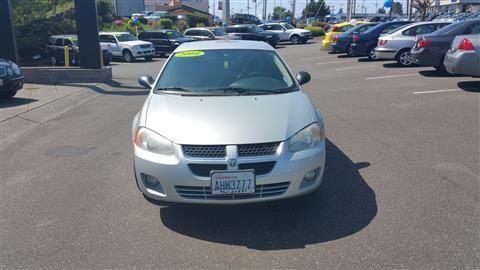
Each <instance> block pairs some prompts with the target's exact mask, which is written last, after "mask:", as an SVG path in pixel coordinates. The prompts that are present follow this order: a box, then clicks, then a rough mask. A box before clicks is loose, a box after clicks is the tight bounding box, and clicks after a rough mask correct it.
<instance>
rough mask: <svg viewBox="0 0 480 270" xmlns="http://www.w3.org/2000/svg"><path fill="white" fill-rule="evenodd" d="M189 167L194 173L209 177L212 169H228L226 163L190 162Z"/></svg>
mask: <svg viewBox="0 0 480 270" xmlns="http://www.w3.org/2000/svg"><path fill="white" fill-rule="evenodd" d="M188 168H190V171H192V173H193V174H195V175H197V176H202V177H209V176H210V171H224V170H226V169H227V165H226V164H188Z"/></svg>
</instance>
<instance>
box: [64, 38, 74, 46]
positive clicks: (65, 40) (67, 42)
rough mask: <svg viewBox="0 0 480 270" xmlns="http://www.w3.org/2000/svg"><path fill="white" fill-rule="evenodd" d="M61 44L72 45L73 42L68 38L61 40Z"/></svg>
mask: <svg viewBox="0 0 480 270" xmlns="http://www.w3.org/2000/svg"><path fill="white" fill-rule="evenodd" d="M63 46H73V43H72V42H71V41H70V40H68V39H64V40H63Z"/></svg>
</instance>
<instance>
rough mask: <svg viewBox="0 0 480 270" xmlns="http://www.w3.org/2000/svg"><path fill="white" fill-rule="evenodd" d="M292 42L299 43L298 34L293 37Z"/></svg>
mask: <svg viewBox="0 0 480 270" xmlns="http://www.w3.org/2000/svg"><path fill="white" fill-rule="evenodd" d="M292 43H293V44H297V43H298V37H297V36H294V37H292Z"/></svg>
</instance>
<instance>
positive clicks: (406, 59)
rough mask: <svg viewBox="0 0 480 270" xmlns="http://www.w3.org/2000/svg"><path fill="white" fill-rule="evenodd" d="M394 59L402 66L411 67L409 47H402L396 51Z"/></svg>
mask: <svg viewBox="0 0 480 270" xmlns="http://www.w3.org/2000/svg"><path fill="white" fill-rule="evenodd" d="M395 60H396V61H397V63H398V64H400V65H401V66H403V67H411V66H412V65H413V62H412V55H411V54H410V49H403V50H401V51H399V52H398V53H397V55H396V56H395Z"/></svg>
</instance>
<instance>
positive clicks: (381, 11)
mask: <svg viewBox="0 0 480 270" xmlns="http://www.w3.org/2000/svg"><path fill="white" fill-rule="evenodd" d="M377 12H378V14H385V13H387V11H386V10H385V8H383V7H381V8H379V9H378V11H377Z"/></svg>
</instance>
